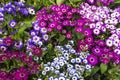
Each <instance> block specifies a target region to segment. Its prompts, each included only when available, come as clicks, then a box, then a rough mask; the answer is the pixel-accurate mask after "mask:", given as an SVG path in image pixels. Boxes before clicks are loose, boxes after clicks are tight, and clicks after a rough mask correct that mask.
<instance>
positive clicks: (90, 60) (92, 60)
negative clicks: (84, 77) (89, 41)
mask: <svg viewBox="0 0 120 80" xmlns="http://www.w3.org/2000/svg"><path fill="white" fill-rule="evenodd" d="M87 60H88V63H89V64H90V65H91V66H95V65H97V63H98V59H97V57H96V56H95V55H93V54H90V55H89V56H88V57H87Z"/></svg>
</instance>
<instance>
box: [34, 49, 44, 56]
mask: <svg viewBox="0 0 120 80" xmlns="http://www.w3.org/2000/svg"><path fill="white" fill-rule="evenodd" d="M32 53H33V54H34V55H36V56H40V55H41V54H42V49H41V48H39V47H33V48H32Z"/></svg>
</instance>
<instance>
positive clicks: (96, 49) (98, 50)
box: [92, 46, 102, 56]
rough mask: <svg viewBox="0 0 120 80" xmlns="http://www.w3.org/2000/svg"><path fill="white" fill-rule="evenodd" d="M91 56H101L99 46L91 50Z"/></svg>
mask: <svg viewBox="0 0 120 80" xmlns="http://www.w3.org/2000/svg"><path fill="white" fill-rule="evenodd" d="M92 52H93V54H95V55H97V56H100V55H101V54H102V50H101V48H100V47H99V46H96V47H94V48H93V49H92Z"/></svg>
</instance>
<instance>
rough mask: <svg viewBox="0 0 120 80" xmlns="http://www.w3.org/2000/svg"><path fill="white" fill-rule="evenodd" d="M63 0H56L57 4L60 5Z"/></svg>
mask: <svg viewBox="0 0 120 80" xmlns="http://www.w3.org/2000/svg"><path fill="white" fill-rule="evenodd" d="M64 1H65V0H56V3H57V5H61V4H62V3H64Z"/></svg>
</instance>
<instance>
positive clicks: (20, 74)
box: [13, 67, 29, 80]
mask: <svg viewBox="0 0 120 80" xmlns="http://www.w3.org/2000/svg"><path fill="white" fill-rule="evenodd" d="M28 75H29V73H28V71H27V69H26V68H25V67H21V68H19V69H17V70H16V71H14V73H13V76H14V79H16V80H19V79H23V80H27V79H28Z"/></svg>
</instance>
